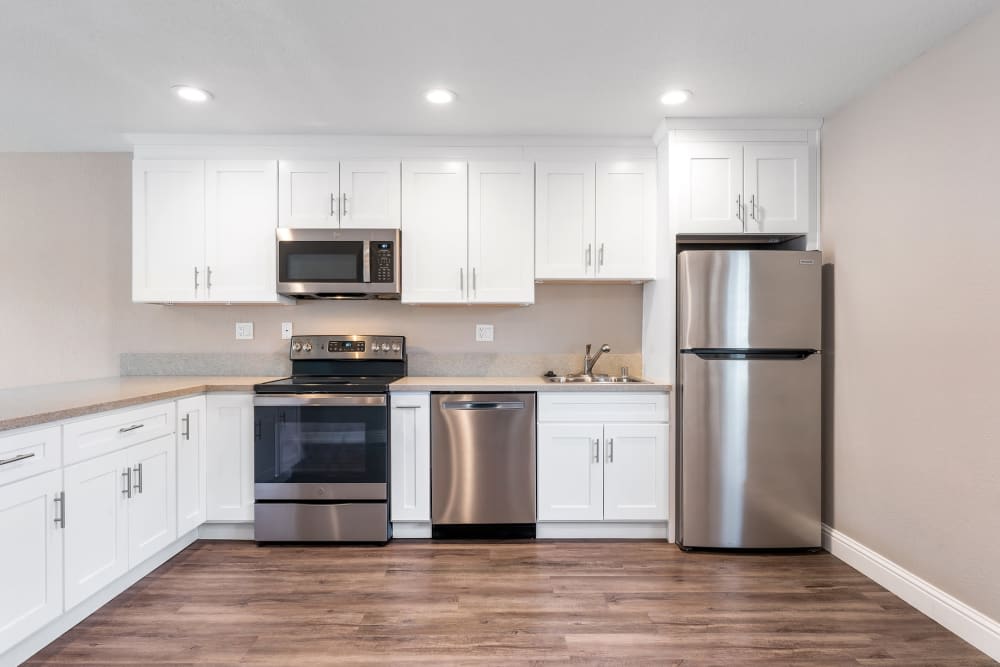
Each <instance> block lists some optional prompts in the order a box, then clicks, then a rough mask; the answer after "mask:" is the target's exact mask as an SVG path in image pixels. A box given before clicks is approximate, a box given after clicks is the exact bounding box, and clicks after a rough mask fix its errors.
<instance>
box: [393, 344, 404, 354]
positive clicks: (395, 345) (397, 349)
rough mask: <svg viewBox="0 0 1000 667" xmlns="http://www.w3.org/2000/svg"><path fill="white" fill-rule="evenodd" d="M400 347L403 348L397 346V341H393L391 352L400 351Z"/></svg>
mask: <svg viewBox="0 0 1000 667" xmlns="http://www.w3.org/2000/svg"><path fill="white" fill-rule="evenodd" d="M401 349H403V348H401V347H400V346H399V343H393V344H392V351H393V352H399V351H400V350H401Z"/></svg>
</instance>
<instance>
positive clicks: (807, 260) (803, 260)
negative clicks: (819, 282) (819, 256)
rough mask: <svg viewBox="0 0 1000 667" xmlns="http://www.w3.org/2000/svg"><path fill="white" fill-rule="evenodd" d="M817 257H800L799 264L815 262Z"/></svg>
mask: <svg viewBox="0 0 1000 667" xmlns="http://www.w3.org/2000/svg"><path fill="white" fill-rule="evenodd" d="M815 263H816V260H815V259H800V260H799V264H815Z"/></svg>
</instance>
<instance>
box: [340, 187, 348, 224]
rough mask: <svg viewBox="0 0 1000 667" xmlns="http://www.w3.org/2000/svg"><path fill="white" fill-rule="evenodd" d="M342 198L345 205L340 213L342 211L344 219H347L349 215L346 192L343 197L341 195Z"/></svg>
mask: <svg viewBox="0 0 1000 667" xmlns="http://www.w3.org/2000/svg"><path fill="white" fill-rule="evenodd" d="M341 196H342V197H343V198H344V203H343V205H342V206H341V207H340V211H341V214H342V215H343V217H345V218H346V217H347V215H348V213H347V193H346V192H345V193H344V194H343V195H341Z"/></svg>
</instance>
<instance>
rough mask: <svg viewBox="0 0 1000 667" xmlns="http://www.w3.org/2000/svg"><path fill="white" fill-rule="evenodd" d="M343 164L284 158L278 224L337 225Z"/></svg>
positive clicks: (280, 170)
mask: <svg viewBox="0 0 1000 667" xmlns="http://www.w3.org/2000/svg"><path fill="white" fill-rule="evenodd" d="M339 184H340V165H339V163H337V162H318V161H309V160H282V161H281V162H279V163H278V205H279V208H278V226H279V227H297V228H300V229H301V228H308V227H331V228H332V227H338V226H339V225H340V223H339V219H338V213H339V208H340V190H339Z"/></svg>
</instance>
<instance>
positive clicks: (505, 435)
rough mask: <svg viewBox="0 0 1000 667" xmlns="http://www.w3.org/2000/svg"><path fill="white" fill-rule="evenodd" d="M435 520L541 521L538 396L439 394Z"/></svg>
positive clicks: (435, 402)
mask: <svg viewBox="0 0 1000 667" xmlns="http://www.w3.org/2000/svg"><path fill="white" fill-rule="evenodd" d="M431 407H432V409H431V519H432V523H433V524H435V525H479V526H499V525H505V524H522V525H523V524H530V525H531V526H532V527H534V523H535V395H534V394H433V395H432V397H431Z"/></svg>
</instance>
